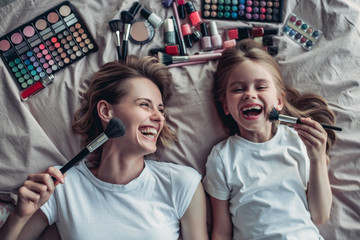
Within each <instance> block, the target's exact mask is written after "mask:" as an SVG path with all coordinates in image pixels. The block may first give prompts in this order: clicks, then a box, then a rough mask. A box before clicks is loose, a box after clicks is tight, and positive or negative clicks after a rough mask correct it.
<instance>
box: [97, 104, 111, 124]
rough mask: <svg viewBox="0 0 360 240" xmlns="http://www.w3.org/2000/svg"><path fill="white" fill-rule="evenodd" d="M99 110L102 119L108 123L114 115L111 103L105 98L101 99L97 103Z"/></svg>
mask: <svg viewBox="0 0 360 240" xmlns="http://www.w3.org/2000/svg"><path fill="white" fill-rule="evenodd" d="M97 112H98V114H99V117H100V119H101V120H102V121H104V122H106V123H108V122H109V121H110V119H111V118H112V117H113V113H114V110H113V109H112V106H111V104H110V103H108V102H107V101H105V100H100V101H99V102H98V103H97Z"/></svg>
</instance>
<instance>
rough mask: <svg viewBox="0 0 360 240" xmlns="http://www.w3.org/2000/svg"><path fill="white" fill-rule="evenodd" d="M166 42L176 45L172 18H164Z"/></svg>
mask: <svg viewBox="0 0 360 240" xmlns="http://www.w3.org/2000/svg"><path fill="white" fill-rule="evenodd" d="M164 32H165V44H166V45H176V38H175V30H174V21H173V20H172V19H171V18H167V19H165V20H164Z"/></svg>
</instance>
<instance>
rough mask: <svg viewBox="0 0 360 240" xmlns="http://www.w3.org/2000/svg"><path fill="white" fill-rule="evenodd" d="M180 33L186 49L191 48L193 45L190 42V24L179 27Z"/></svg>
mask: <svg viewBox="0 0 360 240" xmlns="http://www.w3.org/2000/svg"><path fill="white" fill-rule="evenodd" d="M181 32H182V34H183V37H184V42H185V45H186V47H188V48H191V47H192V46H193V44H192V41H191V27H190V24H188V23H184V24H183V25H181Z"/></svg>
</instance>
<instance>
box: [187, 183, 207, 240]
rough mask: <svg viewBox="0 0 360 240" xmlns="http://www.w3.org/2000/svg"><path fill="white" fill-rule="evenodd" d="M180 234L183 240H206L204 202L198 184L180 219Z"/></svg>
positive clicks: (200, 186) (201, 189)
mask: <svg viewBox="0 0 360 240" xmlns="http://www.w3.org/2000/svg"><path fill="white" fill-rule="evenodd" d="M181 234H182V238H183V239H184V240H208V239H209V238H208V234H207V228H206V200H205V193H204V189H203V186H202V184H201V183H199V185H198V187H197V189H196V191H195V193H194V196H193V198H192V200H191V202H190V205H189V206H188V208H187V209H186V212H185V214H184V216H183V217H182V218H181Z"/></svg>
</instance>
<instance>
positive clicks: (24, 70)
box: [0, 1, 98, 91]
mask: <svg viewBox="0 0 360 240" xmlns="http://www.w3.org/2000/svg"><path fill="white" fill-rule="evenodd" d="M97 49H98V47H97V45H96V43H95V41H94V40H93V38H92V37H91V35H90V32H89V31H88V30H87V28H86V26H85V24H84V23H83V22H82V21H81V19H80V17H79V16H78V15H77V13H76V12H75V11H74V8H73V7H72V5H71V4H70V3H69V2H68V1H66V2H63V3H61V4H59V5H58V6H56V7H54V8H52V9H50V10H49V11H47V12H45V13H44V14H42V15H41V16H38V17H36V18H35V19H33V20H32V21H29V22H28V23H26V24H24V25H22V26H20V27H19V28H17V29H15V30H14V31H12V32H10V33H8V34H7V35H5V36H3V37H1V38H0V55H1V57H2V59H3V60H4V62H5V64H6V66H7V68H8V69H9V71H10V72H11V73H12V75H13V77H14V78H15V80H16V83H17V84H18V85H19V88H20V91H24V90H26V89H29V88H31V87H32V86H34V85H38V84H36V83H38V82H39V81H40V80H41V81H43V80H44V79H49V77H52V74H54V73H56V72H58V71H60V70H61V69H63V68H65V67H67V66H68V65H70V64H72V63H74V62H75V61H77V60H79V59H81V58H82V57H84V56H86V55H87V54H89V53H91V52H95V51H97Z"/></svg>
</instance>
